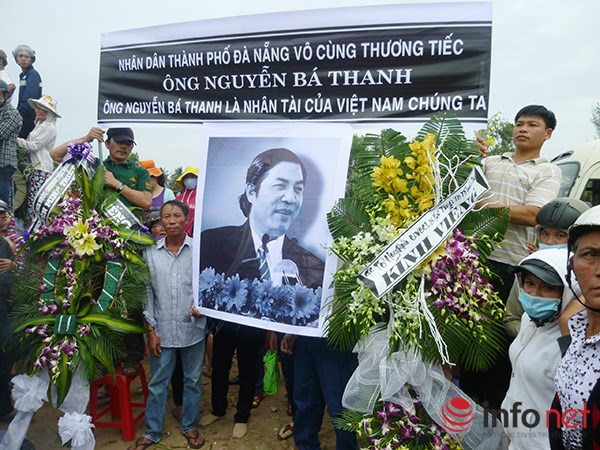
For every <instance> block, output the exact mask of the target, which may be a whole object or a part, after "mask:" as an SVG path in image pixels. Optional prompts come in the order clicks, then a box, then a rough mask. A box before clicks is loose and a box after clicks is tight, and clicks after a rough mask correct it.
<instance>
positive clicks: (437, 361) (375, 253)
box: [327, 116, 509, 448]
mask: <svg viewBox="0 0 600 450" xmlns="http://www.w3.org/2000/svg"><path fill="white" fill-rule="evenodd" d="M352 151H353V158H352V163H351V166H350V173H349V186H348V189H347V195H346V198H344V199H341V200H339V201H338V203H337V204H336V206H335V207H334V208H333V210H332V212H331V213H330V214H329V216H328V223H329V228H330V231H331V233H332V235H333V237H334V243H333V245H332V248H331V251H333V252H334V253H335V254H336V255H337V256H338V257H339V258H340V260H341V266H340V268H339V270H338V271H337V272H336V274H335V275H334V282H335V299H334V302H333V305H332V312H331V316H330V318H329V321H328V324H327V328H328V337H329V340H330V342H332V343H333V344H334V345H337V346H338V347H341V348H343V349H346V350H350V349H352V348H354V347H355V345H356V344H357V343H358V344H359V345H358V346H357V347H361V346H362V351H359V361H360V365H359V369H358V372H360V373H361V374H364V373H366V370H370V369H365V368H364V367H363V366H364V364H363V363H364V360H366V359H371V363H372V364H374V365H375V366H378V365H380V367H374V368H372V369H373V370H372V372H371V375H373V377H374V378H373V379H372V381H373V386H371V387H372V389H371V387H370V388H369V389H366V390H365V392H368V394H367V396H368V397H369V398H367V399H366V400H365V401H364V402H363V401H362V400H360V401H358V403H360V404H361V405H367V406H365V407H364V408H359V409H362V411H360V412H359V413H357V414H353V412H352V411H348V415H346V416H345V417H344V420H341V421H339V422H338V426H342V427H344V428H346V429H350V430H354V431H361V430H363V436H365V433H364V426H365V421H369V420H374V419H375V418H376V417H377V416H378V414H379V415H381V414H382V413H381V410H380V409H381V404H380V403H377V405H378V406H375V402H376V401H377V402H384V403H385V402H389V399H390V398H393V399H397V400H400V401H399V403H400V404H398V405H397V406H398V407H399V408H401V410H402V411H408V412H410V414H413V415H414V414H415V410H414V403H413V401H414V399H412V400H411V397H412V395H411V394H410V393H409V392H408V391H406V389H407V387H409V388H412V387H411V380H412V379H414V377H413V375H414V374H408V375H406V379H407V380H408V381H406V386H404V385H402V384H401V385H399V387H398V389H397V391H402V395H396V394H397V392H392V393H390V389H389V385H388V384H389V383H388V381H386V380H379V376H380V374H383V373H386V371H387V370H388V369H389V370H391V372H389V373H396V372H398V373H399V372H401V370H400V369H398V367H397V365H398V364H400V365H405V366H411V367H412V366H413V365H414V366H415V367H419V368H423V373H427V377H431V375H430V373H431V369H430V368H431V367H432V366H436V365H437V366H438V367H439V366H440V365H442V364H443V365H446V366H448V367H450V366H452V365H454V364H458V365H460V366H461V367H466V368H468V369H470V370H484V369H486V368H488V367H489V366H490V365H491V364H492V363H493V362H494V360H495V358H496V356H497V355H498V353H499V351H500V349H501V348H502V344H503V341H504V333H503V330H502V325H501V318H502V315H503V305H502V303H501V301H500V300H499V299H498V297H497V295H496V294H495V293H494V291H493V288H492V286H491V284H490V282H489V278H490V276H491V275H492V274H491V273H490V271H489V269H488V268H487V267H486V265H485V261H486V258H487V256H488V255H489V254H490V253H491V251H492V248H493V245H494V244H495V243H497V242H500V241H501V240H502V238H503V235H504V232H505V231H506V227H507V225H508V219H509V216H508V212H507V210H506V209H503V208H490V209H483V210H476V209H474V206H475V200H476V198H477V196H479V195H481V193H482V192H483V191H484V190H485V188H481V186H486V187H487V185H486V182H485V180H484V179H483V175H482V174H481V172H477V168H476V166H478V165H479V163H478V160H477V156H478V152H476V151H475V149H474V148H473V145H472V144H470V143H469V142H468V141H467V140H466V138H465V136H464V132H463V129H462V126H461V124H460V122H459V121H458V120H456V119H454V118H448V117H445V116H440V117H435V118H433V119H431V120H430V121H429V122H427V123H426V124H425V125H424V126H423V128H422V129H421V130H420V131H419V133H418V135H417V136H416V138H415V139H414V141H412V142H410V141H409V140H408V139H407V138H406V137H405V136H403V135H402V134H401V133H399V132H397V131H394V130H391V129H388V130H384V131H382V132H381V134H380V135H367V136H363V137H355V140H354V143H353V150H352ZM473 180H476V182H474V181H473ZM477 183H479V184H480V185H481V186H479V187H480V189H479V191H476V192H475V194H472V193H468V192H469V189H471V187H469V186H477ZM461 195H462V197H461ZM457 196H458V197H457ZM457 198H458V200H457ZM459 212H460V214H459ZM409 249H410V251H409ZM390 261H393V264H392V263H391V262H390ZM373 274H375V275H376V276H375V275H373ZM380 286H384V287H385V288H384V289H380ZM375 333H380V334H381V333H383V334H384V335H385V338H382V339H384V341H385V343H384V344H385V345H384V344H380V348H379V349H378V351H377V352H375V353H372V352H371V353H372V354H369V349H370V346H371V345H370V344H365V342H371V341H369V340H368V339H367V338H370V337H372V336H373V335H374V334H375ZM379 337H381V336H379ZM365 340H366V341H365ZM365 347H366V348H365ZM384 347H385V349H384V350H383V351H381V352H380V350H381V349H383V348H384ZM400 354H402V355H407V354H408V355H410V357H409V358H405V357H404V356H402V357H401V358H400V360H401V361H402V362H401V363H394V362H393V361H392V360H393V358H392V357H393V356H397V355H400ZM364 355H367V357H365V356H364ZM386 364H387V365H389V367H387V366H386V367H383V365H386ZM394 364H396V366H394ZM361 371H363V372H361ZM394 371H396V372H394ZM389 373H388V375H389ZM436 373H437V372H436ZM439 373H441V370H440V371H439ZM355 375H356V374H355ZM436 376H437V375H436ZM358 378H360V377H358V376H357V379H358ZM367 378H368V377H367ZM440 378H442V379H443V375H442V376H441V377H440ZM355 381H356V380H355ZM350 384H353V380H351V383H350ZM363 388H364V386H362V385H360V383H359V384H358V387H357V385H356V384H353V387H352V389H355V392H354V393H353V394H352V395H354V394H356V392H358V393H359V394H360V391H361V390H363ZM444 389H445V390H444V392H448V388H447V387H445V388H444ZM348 390H349V388H348V387H347V389H346V392H347V393H348ZM410 392H412V390H411V391H410ZM428 394H431V392H430V391H428ZM373 397H375V398H373ZM345 400H347V399H346V395H345ZM396 403H398V402H396ZM349 404H350V406H348V405H349ZM352 404H353V402H346V401H345V406H347V407H349V408H352ZM428 412H430V410H429V409H428ZM401 416H402V417H404V416H403V415H402V414H401ZM394 420H396V419H394ZM403 420H404V419H403ZM409 422H410V420H409ZM432 424H433V422H430V423H426V424H425V425H427V426H429V425H432ZM394 426H396V425H394ZM432 426H433V425H432ZM435 426H436V427H438V428H439V425H435ZM387 428H388V426H387V425H385V426H382V427H381V428H379V434H381V430H385V429H387ZM428 433H429V432H428ZM383 434H385V435H387V433H383ZM426 434H427V433H426ZM427 436H431V439H430V440H429V442H430V444H431V446H432V447H431V448H448V447H440V446H438V445H437V444H436V445H434V444H435V441H436V439H437V438H435V439H434V436H441V435H439V434H436V433H433V434H432V433H429V434H427ZM388 437H389V439H387V440H384V441H385V442H386V444H385V445H383V446H381V447H380V446H379V444H375V442H384V441H380V440H379V439H378V438H374V436H371V435H369V436H368V438H369V439H371V438H374V439H375V440H374V441H372V440H367V442H366V444H367V447H369V448H384V447H385V448H417V447H414V446H411V445H408V444H407V443H406V442H405V440H404V439H402V433H401V432H400V431H397V432H392V433H391V435H390V436H388ZM415 442H416V441H415ZM419 442H421V441H419ZM420 445H421V444H420ZM418 448H426V447H424V446H420V447H418ZM427 448H429V447H427Z"/></svg>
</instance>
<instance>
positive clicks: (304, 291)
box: [289, 285, 320, 325]
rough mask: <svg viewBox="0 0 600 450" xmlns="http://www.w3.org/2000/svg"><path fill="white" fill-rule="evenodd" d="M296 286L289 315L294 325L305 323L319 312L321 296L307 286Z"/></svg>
mask: <svg viewBox="0 0 600 450" xmlns="http://www.w3.org/2000/svg"><path fill="white" fill-rule="evenodd" d="M294 288H295V289H294V292H293V296H292V303H291V305H292V310H291V311H290V314H289V315H290V318H291V320H292V324H293V325H300V324H305V323H306V322H307V320H308V319H310V318H311V317H314V316H317V315H318V314H319V306H320V297H317V296H316V295H315V294H314V293H313V291H312V289H309V288H307V287H304V286H298V285H295V286H294Z"/></svg>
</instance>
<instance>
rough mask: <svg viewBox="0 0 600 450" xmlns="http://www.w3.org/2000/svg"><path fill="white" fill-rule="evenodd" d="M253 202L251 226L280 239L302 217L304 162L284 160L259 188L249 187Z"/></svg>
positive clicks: (249, 194)
mask: <svg viewBox="0 0 600 450" xmlns="http://www.w3.org/2000/svg"><path fill="white" fill-rule="evenodd" d="M246 195H247V197H248V200H249V201H250V203H251V204H252V209H251V210H250V215H249V219H250V226H251V227H252V229H253V230H254V231H255V232H256V233H257V234H258V235H260V236H263V235H264V234H268V235H269V238H270V239H276V238H278V237H279V236H281V235H282V234H284V233H285V232H286V231H287V229H288V228H289V227H290V225H291V224H292V222H293V221H294V220H295V219H296V217H297V216H298V213H299V212H300V208H301V207H302V201H303V200H304V177H303V176H302V169H301V167H300V165H298V164H296V163H293V162H287V161H283V162H280V163H278V164H276V165H275V166H273V168H272V169H271V170H269V171H268V172H267V175H266V176H265V178H264V179H263V181H262V183H261V184H260V186H259V187H258V188H256V187H255V186H253V185H248V186H247V187H246Z"/></svg>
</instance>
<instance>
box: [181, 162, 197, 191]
mask: <svg viewBox="0 0 600 450" xmlns="http://www.w3.org/2000/svg"><path fill="white" fill-rule="evenodd" d="M186 175H194V176H198V166H187V167H186V168H185V170H184V171H183V173H182V174H181V175H180V176H179V178H177V183H179V185H180V186H182V187H183V179H184V178H185V176H186Z"/></svg>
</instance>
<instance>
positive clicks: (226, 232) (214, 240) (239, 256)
mask: <svg viewBox="0 0 600 450" xmlns="http://www.w3.org/2000/svg"><path fill="white" fill-rule="evenodd" d="M282 258H283V259H289V260H291V261H293V262H294V263H295V264H296V266H298V272H299V274H300V279H301V281H302V284H303V285H304V286H306V287H308V288H312V289H316V288H317V287H322V286H323V273H324V271H325V264H324V263H323V261H321V259H319V258H318V257H316V256H315V255H313V254H312V253H311V252H309V251H308V250H306V249H304V248H302V247H301V246H300V244H299V243H298V241H297V240H296V239H295V238H292V239H290V238H288V237H287V236H284V240H283V248H282ZM246 260H247V261H246ZM207 267H212V268H213V269H215V271H216V272H217V273H223V274H225V276H227V277H230V276H232V275H235V274H236V273H237V274H239V276H240V278H242V279H243V278H248V279H251V280H252V279H254V278H260V271H259V261H258V260H257V259H256V251H255V249H254V242H253V241H252V232H251V230H250V225H249V223H248V222H247V221H246V222H245V223H244V224H243V225H240V226H226V227H221V228H212V229H210V230H205V231H203V232H202V234H201V238H200V271H201V272H202V271H203V270H204V269H205V268H207Z"/></svg>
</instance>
